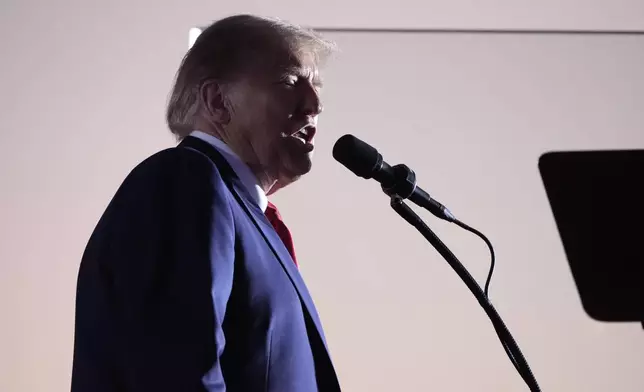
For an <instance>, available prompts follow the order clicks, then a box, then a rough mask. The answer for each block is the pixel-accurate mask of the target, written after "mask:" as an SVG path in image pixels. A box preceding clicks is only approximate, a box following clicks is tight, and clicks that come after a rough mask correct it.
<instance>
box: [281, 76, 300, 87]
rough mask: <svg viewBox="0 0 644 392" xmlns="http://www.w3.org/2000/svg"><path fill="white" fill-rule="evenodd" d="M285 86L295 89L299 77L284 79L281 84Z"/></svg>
mask: <svg viewBox="0 0 644 392" xmlns="http://www.w3.org/2000/svg"><path fill="white" fill-rule="evenodd" d="M281 83H282V84H283V85H285V86H288V87H295V85H296V84H297V77H295V76H286V77H284V78H283V79H282V82H281Z"/></svg>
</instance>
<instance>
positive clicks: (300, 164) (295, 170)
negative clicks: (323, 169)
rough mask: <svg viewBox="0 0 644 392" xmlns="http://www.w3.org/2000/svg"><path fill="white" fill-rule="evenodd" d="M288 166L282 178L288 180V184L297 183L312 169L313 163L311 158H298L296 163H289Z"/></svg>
mask: <svg viewBox="0 0 644 392" xmlns="http://www.w3.org/2000/svg"><path fill="white" fill-rule="evenodd" d="M289 163H290V164H289V165H288V166H287V167H285V168H284V171H283V176H282V177H285V178H288V179H289V181H288V182H289V183H292V182H294V181H297V180H299V179H300V177H302V176H303V175H305V174H307V173H309V172H310V171H311V169H312V168H313V161H312V160H311V156H310V155H309V156H307V157H305V158H300V159H298V160H297V161H296V162H289Z"/></svg>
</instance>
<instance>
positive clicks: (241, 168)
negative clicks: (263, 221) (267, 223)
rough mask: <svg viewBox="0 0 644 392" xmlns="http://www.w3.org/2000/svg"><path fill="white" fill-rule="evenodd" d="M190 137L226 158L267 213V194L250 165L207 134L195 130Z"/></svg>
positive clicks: (224, 144)
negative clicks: (209, 146)
mask: <svg viewBox="0 0 644 392" xmlns="http://www.w3.org/2000/svg"><path fill="white" fill-rule="evenodd" d="M190 136H193V137H196V138H199V139H201V140H203V141H205V142H207V143H209V144H210V145H212V146H213V147H215V148H216V149H217V151H219V152H220V153H221V155H223V156H224V158H225V159H226V161H227V162H228V164H229V165H230V167H231V168H232V169H233V170H234V171H235V174H237V177H239V180H240V181H241V182H242V184H243V185H244V187H245V188H246V191H247V192H248V194H249V195H250V196H251V197H252V198H253V200H254V201H255V203H257V206H258V207H259V208H260V209H261V210H262V211H264V212H265V211H266V207H267V206H268V198H267V197H266V192H264V189H262V187H261V186H260V185H259V181H257V177H256V176H255V175H254V174H253V172H252V171H251V170H250V168H249V167H248V165H246V164H245V163H244V162H243V161H242V160H241V159H240V158H239V156H237V154H235V153H234V152H233V150H231V149H230V147H228V146H227V145H226V143H224V142H222V141H221V140H220V139H218V138H216V137H214V136H212V135H210V134H207V133H205V132H202V131H199V130H195V131H192V132H191V133H190Z"/></svg>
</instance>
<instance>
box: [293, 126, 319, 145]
mask: <svg viewBox="0 0 644 392" xmlns="http://www.w3.org/2000/svg"><path fill="white" fill-rule="evenodd" d="M315 132H316V130H315V127H314V126H312V125H307V126H305V127H303V128H302V129H300V130H299V131H297V132H295V133H294V134H292V135H291V136H293V137H294V138H296V139H298V140H300V141H301V142H302V143H311V142H312V141H313V137H314V136H315Z"/></svg>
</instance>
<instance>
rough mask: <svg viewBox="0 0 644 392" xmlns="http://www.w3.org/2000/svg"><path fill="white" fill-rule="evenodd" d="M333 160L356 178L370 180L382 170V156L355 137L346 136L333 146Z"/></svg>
mask: <svg viewBox="0 0 644 392" xmlns="http://www.w3.org/2000/svg"><path fill="white" fill-rule="evenodd" d="M333 158H335V160H336V161H338V162H340V163H341V164H343V165H344V166H346V168H347V169H349V170H351V171H352V172H353V173H354V174H355V175H356V176H359V177H362V178H366V179H370V178H372V177H373V175H374V174H375V173H376V172H377V171H378V170H379V169H380V166H381V164H382V155H380V153H378V150H376V149H375V148H373V147H371V146H370V145H368V144H367V143H365V142H363V141H362V140H360V139H358V138H357V137H355V136H353V135H344V136H342V137H341V138H339V139H338V141H336V142H335V145H334V146H333Z"/></svg>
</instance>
